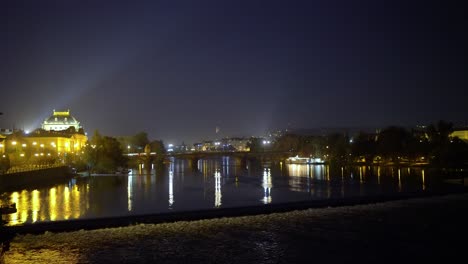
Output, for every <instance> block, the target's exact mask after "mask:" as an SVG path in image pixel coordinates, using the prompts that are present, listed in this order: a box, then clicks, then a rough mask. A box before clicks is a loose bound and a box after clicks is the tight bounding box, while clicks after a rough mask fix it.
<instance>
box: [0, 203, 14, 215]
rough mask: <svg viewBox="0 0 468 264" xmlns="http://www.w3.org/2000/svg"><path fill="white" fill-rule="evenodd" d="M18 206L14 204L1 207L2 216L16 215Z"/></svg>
mask: <svg viewBox="0 0 468 264" xmlns="http://www.w3.org/2000/svg"><path fill="white" fill-rule="evenodd" d="M16 211H17V210H16V204H15V203H13V204H10V205H7V206H1V207H0V214H2V215H3V214H14V213H16Z"/></svg>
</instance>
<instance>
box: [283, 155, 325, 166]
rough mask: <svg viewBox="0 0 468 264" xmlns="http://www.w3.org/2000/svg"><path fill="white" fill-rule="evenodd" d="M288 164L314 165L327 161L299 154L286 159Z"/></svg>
mask: <svg viewBox="0 0 468 264" xmlns="http://www.w3.org/2000/svg"><path fill="white" fill-rule="evenodd" d="M286 164H312V165H321V164H325V161H324V160H322V159H321V158H306V157H299V155H297V156H295V157H289V158H287V159H286Z"/></svg>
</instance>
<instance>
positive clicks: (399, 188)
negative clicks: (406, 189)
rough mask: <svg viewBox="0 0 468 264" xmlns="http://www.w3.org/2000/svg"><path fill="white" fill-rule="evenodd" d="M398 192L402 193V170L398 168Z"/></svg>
mask: <svg viewBox="0 0 468 264" xmlns="http://www.w3.org/2000/svg"><path fill="white" fill-rule="evenodd" d="M398 191H399V192H400V191H401V170H400V168H398Z"/></svg>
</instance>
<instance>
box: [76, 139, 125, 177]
mask: <svg viewBox="0 0 468 264" xmlns="http://www.w3.org/2000/svg"><path fill="white" fill-rule="evenodd" d="M84 152H85V154H84V159H85V161H86V164H87V165H88V168H89V170H90V171H95V172H98V173H102V172H114V171H116V170H117V168H118V167H125V166H126V165H127V158H126V157H125V156H124V155H123V150H122V147H121V145H120V143H119V142H118V140H117V139H115V138H113V137H108V136H102V135H101V134H100V133H99V131H97V130H96V131H95V132H94V135H93V137H92V138H91V140H89V141H88V143H87V144H86V146H85V149H84Z"/></svg>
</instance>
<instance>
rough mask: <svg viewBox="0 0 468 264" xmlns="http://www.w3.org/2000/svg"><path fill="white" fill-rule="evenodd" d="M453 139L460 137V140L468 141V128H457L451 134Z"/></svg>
mask: <svg viewBox="0 0 468 264" xmlns="http://www.w3.org/2000/svg"><path fill="white" fill-rule="evenodd" d="M450 136H451V137H458V138H459V139H461V140H463V141H468V128H456V129H454V131H453V132H452V134H450Z"/></svg>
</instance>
